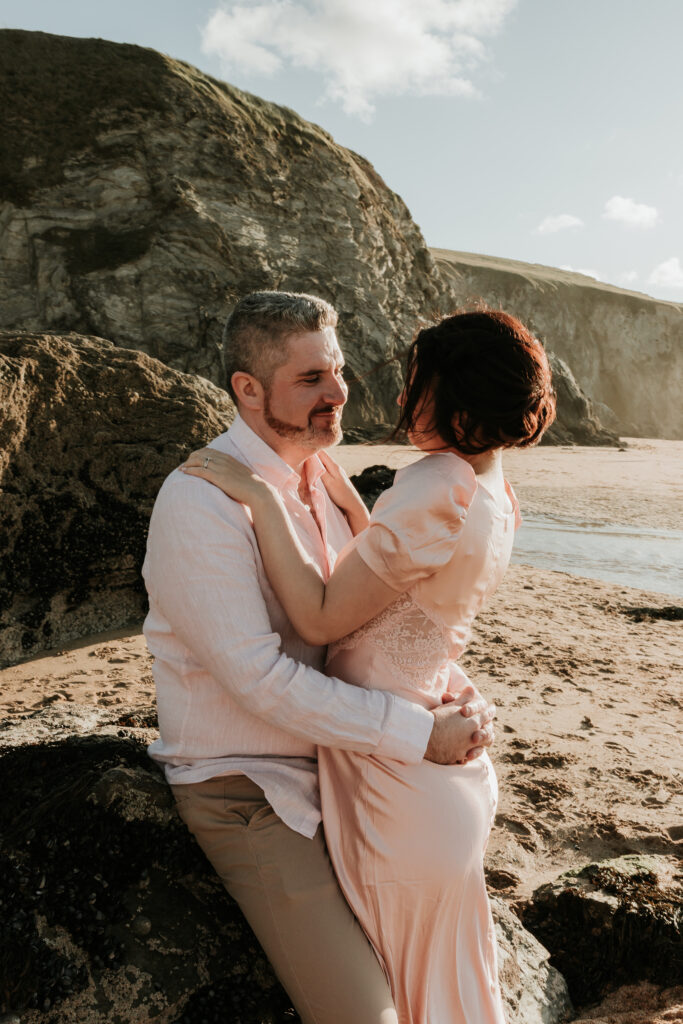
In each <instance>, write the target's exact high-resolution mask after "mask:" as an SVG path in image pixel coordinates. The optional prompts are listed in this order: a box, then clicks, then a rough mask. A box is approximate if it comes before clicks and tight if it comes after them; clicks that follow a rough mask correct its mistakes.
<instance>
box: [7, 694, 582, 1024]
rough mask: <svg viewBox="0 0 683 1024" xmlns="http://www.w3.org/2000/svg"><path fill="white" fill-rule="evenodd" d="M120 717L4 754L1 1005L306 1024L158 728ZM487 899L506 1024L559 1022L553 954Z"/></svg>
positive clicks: (127, 1022) (31, 1015)
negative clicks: (197, 823) (93, 731)
mask: <svg viewBox="0 0 683 1024" xmlns="http://www.w3.org/2000/svg"><path fill="white" fill-rule="evenodd" d="M116 714H118V726H119V727H118V735H116V734H115V733H113V730H114V729H116V726H117V721H116V720H115V719H113V718H112V720H111V722H110V723H109V725H108V726H107V728H108V729H109V735H99V736H95V735H91V736H82V737H74V736H72V737H70V738H69V739H66V740H64V741H63V742H60V743H48V744H45V745H37V746H16V747H11V748H9V749H5V751H4V753H3V754H2V756H1V757H0V789H2V792H3V793H4V794H5V797H4V798H3V804H2V810H1V812H0V867H1V868H2V870H0V899H1V900H2V904H1V905H2V908H3V914H2V922H1V925H0V927H1V928H2V938H1V940H0V941H1V942H2V955H1V956H0V1014H3V1013H17V1014H19V1015H20V1019H21V1024H110V1022H111V1021H114V1020H115V1021H118V1022H119V1024H144V1022H146V1021H151V1020H154V1021H156V1022H158V1024H181V1022H182V1024H214V1022H215V1024H225V1021H226V1020H230V1021H244V1022H247V1021H264V1020H268V1021H270V1022H271V1024H287V1022H288V1021H289V1022H291V1021H293V1020H297V1019H298V1018H297V1017H296V1016H292V1014H293V1011H291V1010H290V1009H289V1001H288V999H287V997H286V995H285V993H284V992H283V991H282V989H281V987H280V986H279V984H278V982H277V981H276V979H275V977H274V975H273V973H272V970H271V968H270V966H269V964H268V963H267V961H266V959H265V957H264V956H263V954H262V952H261V951H260V949H259V947H258V945H257V943H256V942H255V940H254V937H253V935H252V933H251V931H250V929H249V927H248V926H247V925H246V923H245V921H244V919H243V918H242V915H241V913H240V911H239V910H238V908H237V906H236V905H235V904H234V903H233V902H232V900H231V899H230V898H229V897H228V896H227V894H226V893H225V891H224V890H223V889H222V887H221V885H220V883H219V882H218V880H217V878H216V877H215V875H214V873H213V871H212V869H211V868H210V867H209V865H208V864H207V862H206V861H205V860H204V857H203V855H202V854H201V852H200V851H199V850H198V848H197V847H196V845H195V843H194V841H193V840H192V839H191V838H190V835H189V833H188V832H187V830H186V829H185V826H184V825H182V823H181V822H180V820H179V819H178V818H177V816H176V814H175V811H174V809H173V804H172V799H171V795H170V791H169V790H168V787H167V786H166V783H165V782H164V781H163V778H162V776H161V775H160V774H159V773H158V772H157V770H156V769H155V767H154V766H153V765H152V763H151V762H150V761H149V759H148V758H147V756H146V754H145V750H144V744H143V742H142V741H143V740H144V739H148V738H149V730H148V729H147V730H146V729H144V728H142V729H141V728H137V727H135V726H131V719H130V716H127V715H126V714H125V713H124V712H122V711H121V710H119V711H118V712H115V713H114V712H111V711H106V712H103V715H104V717H106V716H107V715H108V716H109V717H110V718H111V717H112V715H116ZM137 714H138V717H139V716H140V711H139V709H138V711H137ZM146 724H147V725H149V724H152V723H151V722H147V723H146ZM138 725H140V723H138ZM10 739H11V737H10V735H9V733H7V732H5V733H4V734H3V737H2V742H4V743H7V741H8V740H10ZM493 906H494V918H495V920H496V922H497V925H496V927H497V934H498V941H499V946H500V958H501V979H502V983H503V992H504V1000H505V1005H506V1011H507V1020H508V1021H509V1024H560V1022H561V1021H564V1020H566V1019H567V1015H568V1013H569V1009H570V1004H569V1001H568V997H567V991H566V985H565V984H564V982H563V980H562V978H561V976H560V975H559V974H558V972H557V971H556V970H554V969H553V968H552V967H549V965H548V963H547V960H548V953H547V952H546V951H545V950H544V949H543V947H542V946H541V945H540V943H538V942H537V941H536V940H535V939H534V938H533V936H531V935H530V934H529V933H528V932H526V931H525V930H524V928H523V927H522V925H521V923H520V922H519V920H518V919H517V918H516V917H515V915H514V914H513V913H512V911H510V910H509V909H508V908H507V907H506V906H505V904H504V903H503V902H502V901H501V900H496V901H495V902H494V905H493ZM3 1019H4V1018H3Z"/></svg>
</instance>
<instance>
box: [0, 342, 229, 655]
mask: <svg viewBox="0 0 683 1024" xmlns="http://www.w3.org/2000/svg"><path fill="white" fill-rule="evenodd" d="M233 415H234V408H233V405H232V402H231V401H230V399H229V397H228V395H227V394H226V393H225V392H223V391H220V390H219V389H218V388H217V387H215V386H214V385H213V384H210V383H209V382H208V381H206V380H204V379H203V378H200V377H191V376H189V375H187V374H182V373H179V372H177V371H176V370H171V369H169V368H168V367H167V366H164V364H163V363H160V362H158V361H157V360H155V359H151V358H150V357H149V356H146V355H144V354H142V353H141V352H136V351H132V350H130V349H124V348H118V347H116V346H115V345H113V344H112V343H111V342H108V341H103V340H102V339H101V338H92V337H91V338H86V337H80V336H78V335H67V336H57V335H45V334H21V333H16V332H11V331H6V332H0V518H1V519H2V523H3V530H2V537H1V538H0V557H1V563H2V570H1V571H0V664H8V663H11V662H15V661H18V660H19V659H21V658H22V657H28V656H29V655H32V654H35V653H37V652H39V651H41V650H45V649H46V648H48V647H54V646H58V645H61V644H64V643H67V642H68V641H70V640H73V639H76V638H77V637H80V636H84V635H86V634H88V633H94V632H99V631H100V630H104V629H113V628H118V627H120V626H127V625H131V624H139V623H140V622H141V620H142V617H143V615H144V612H145V604H146V601H145V594H144V588H143V585H142V580H141V578H140V568H141V565H142V560H143V557H144V551H145V539H146V535H147V525H148V522H149V516H150V514H151V510H152V505H153V503H154V499H155V497H156V494H157V492H158V490H159V487H160V486H161V484H162V482H163V480H164V477H166V476H167V474H168V473H169V472H170V471H171V470H172V469H173V468H174V467H175V466H177V465H178V464H179V463H180V462H181V461H182V459H183V457H184V456H185V455H186V454H187V453H188V452H189V451H191V450H192V448H196V447H199V446H201V445H203V444H205V443H206V442H207V441H209V440H211V439H212V438H213V437H215V436H216V435H217V434H219V433H221V432H222V431H223V430H225V429H226V427H227V425H228V424H229V423H230V421H231V420H232V418H233Z"/></svg>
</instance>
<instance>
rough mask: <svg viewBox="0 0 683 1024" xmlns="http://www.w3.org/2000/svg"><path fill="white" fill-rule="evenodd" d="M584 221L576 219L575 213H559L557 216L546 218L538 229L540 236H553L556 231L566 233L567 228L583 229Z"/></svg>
mask: <svg viewBox="0 0 683 1024" xmlns="http://www.w3.org/2000/svg"><path fill="white" fill-rule="evenodd" d="M582 227H583V221H582V220H581V218H580V217H575V216H574V214H573V213H558V214H556V215H555V216H551V217H545V218H544V219H543V220H542V221H541V223H540V224H539V225H538V227H537V228H536V233H537V234H538V235H551V234H553V233H554V232H555V231H566V230H567V228H582Z"/></svg>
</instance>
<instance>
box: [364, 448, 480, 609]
mask: <svg viewBox="0 0 683 1024" xmlns="http://www.w3.org/2000/svg"><path fill="white" fill-rule="evenodd" d="M476 489H477V483H476V477H475V474H474V471H473V470H472V468H471V466H470V465H469V464H468V463H467V462H465V461H464V459H460V458H458V457H457V456H455V455H451V454H449V453H439V454H435V455H428V456H426V457H425V458H424V459H421V460H420V461H419V462H415V463H413V464H412V465H411V466H406V468H405V469H402V470H399V472H398V473H397V474H396V478H395V480H394V484H393V487H390V488H389V489H388V490H387V491H385V492H384V494H382V495H381V496H380V498H379V499H378V501H377V503H376V504H375V507H374V509H373V511H372V515H371V517H370V523H369V524H368V527H367V528H366V529H365V530H364V531H363V533H362V534H360V535H359V537H358V540H357V544H356V551H357V552H358V554H359V555H360V557H361V558H362V559H363V561H364V562H365V564H366V565H367V566H368V568H369V569H371V570H372V571H373V572H374V573H375V575H376V576H379V578H380V579H381V580H382V582H384V583H386V584H387V586H389V587H392V588H393V589H394V590H398V591H404V590H406V589H408V587H411V586H412V585H413V584H415V583H417V582H418V581H419V580H422V579H425V578H426V577H427V576H431V575H432V573H434V572H436V571H437V569H440V568H442V567H443V566H444V565H446V564H447V563H448V562H449V561H450V559H451V558H452V557H453V553H454V550H455V546H456V544H457V541H458V537H459V534H460V531H461V530H462V527H463V524H464V522H465V517H466V515H467V510H468V508H469V506H470V504H471V502H472V499H473V497H474V494H475V492H476Z"/></svg>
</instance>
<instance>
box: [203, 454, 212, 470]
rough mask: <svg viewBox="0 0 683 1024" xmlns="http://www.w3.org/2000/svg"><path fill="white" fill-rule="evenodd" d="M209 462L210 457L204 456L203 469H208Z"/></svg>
mask: <svg viewBox="0 0 683 1024" xmlns="http://www.w3.org/2000/svg"><path fill="white" fill-rule="evenodd" d="M210 462H211V456H210V455H207V456H206V457H205V458H204V469H208V467H209V463H210Z"/></svg>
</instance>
